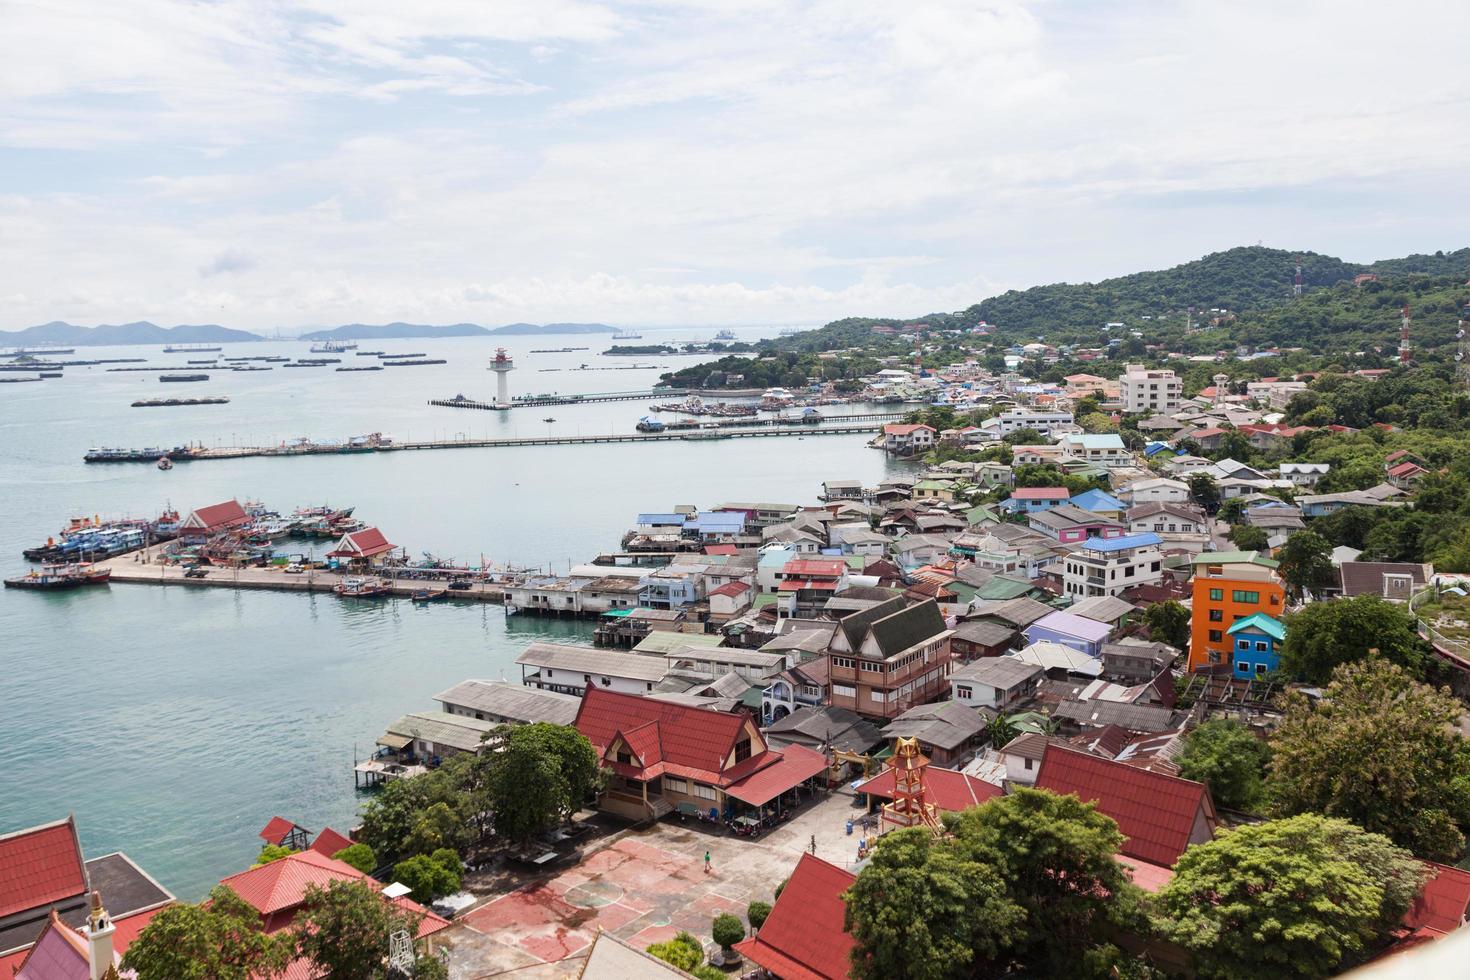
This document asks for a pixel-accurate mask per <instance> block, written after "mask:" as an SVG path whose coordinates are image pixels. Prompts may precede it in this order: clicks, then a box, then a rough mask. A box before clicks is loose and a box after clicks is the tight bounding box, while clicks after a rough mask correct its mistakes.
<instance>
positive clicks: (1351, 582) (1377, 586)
mask: <svg viewBox="0 0 1470 980" xmlns="http://www.w3.org/2000/svg"><path fill="white" fill-rule="evenodd" d="M1338 573H1339V577H1340V578H1341V581H1342V594H1343V595H1344V596H1349V597H1351V596H1358V595H1364V594H1365V593H1372V594H1374V595H1383V579H1384V576H1385V575H1407V576H1409V578H1410V579H1411V580H1412V583H1413V584H1414V585H1415V586H1420V585H1424V584H1425V583H1426V582H1428V581H1429V579H1430V578H1432V577H1433V575H1434V567H1433V566H1432V565H1425V564H1420V563H1419V562H1407V561H1404V562H1399V561H1345V562H1343V563H1342V564H1341V565H1340V566H1338Z"/></svg>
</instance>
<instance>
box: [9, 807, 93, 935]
mask: <svg viewBox="0 0 1470 980" xmlns="http://www.w3.org/2000/svg"><path fill="white" fill-rule="evenodd" d="M86 891H87V876H86V873H85V872H84V870H83V868H82V846H81V844H80V843H79V841H78V839H77V826H76V823H75V821H74V820H73V819H72V818H71V817H67V818H66V819H65V820H57V821H55V822H54V823H47V824H41V825H40V826H38V827H30V828H27V829H26V830H17V831H15V832H13V833H9V834H5V835H3V836H0V918H3V917H4V916H7V915H11V914H13V913H15V912H23V911H26V910H27V909H34V908H43V907H44V906H46V905H49V904H51V903H52V902H57V901H60V900H61V899H63V898H71V897H73V896H75V895H81V894H84V893H85V892H86Z"/></svg>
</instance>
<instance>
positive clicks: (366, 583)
mask: <svg viewBox="0 0 1470 980" xmlns="http://www.w3.org/2000/svg"><path fill="white" fill-rule="evenodd" d="M332 591H333V592H335V593H337V594H338V595H339V596H341V597H342V598H344V599H381V598H382V597H383V596H385V595H387V594H388V586H386V585H384V584H383V583H382V582H381V581H379V580H378V579H375V578H347V579H343V580H342V582H341V583H340V584H338V585H336V586H334V587H333V588H332Z"/></svg>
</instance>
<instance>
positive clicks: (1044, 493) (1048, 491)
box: [1011, 487, 1072, 500]
mask: <svg viewBox="0 0 1470 980" xmlns="http://www.w3.org/2000/svg"><path fill="white" fill-rule="evenodd" d="M1011 496H1012V497H1014V498H1015V499H1017V500H1070V499H1071V498H1072V491H1070V490H1068V489H1067V488H1066V487H1021V488H1020V489H1017V490H1012V491H1011Z"/></svg>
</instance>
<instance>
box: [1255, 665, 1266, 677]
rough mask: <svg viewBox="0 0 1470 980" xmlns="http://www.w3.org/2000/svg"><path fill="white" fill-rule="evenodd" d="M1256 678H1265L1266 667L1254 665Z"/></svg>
mask: <svg viewBox="0 0 1470 980" xmlns="http://www.w3.org/2000/svg"><path fill="white" fill-rule="evenodd" d="M1256 676H1257V677H1265V676H1266V665H1265V664H1256Z"/></svg>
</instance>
